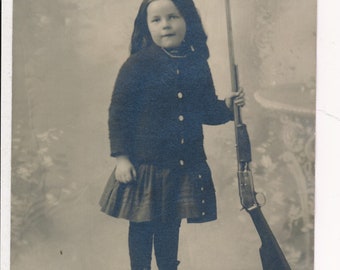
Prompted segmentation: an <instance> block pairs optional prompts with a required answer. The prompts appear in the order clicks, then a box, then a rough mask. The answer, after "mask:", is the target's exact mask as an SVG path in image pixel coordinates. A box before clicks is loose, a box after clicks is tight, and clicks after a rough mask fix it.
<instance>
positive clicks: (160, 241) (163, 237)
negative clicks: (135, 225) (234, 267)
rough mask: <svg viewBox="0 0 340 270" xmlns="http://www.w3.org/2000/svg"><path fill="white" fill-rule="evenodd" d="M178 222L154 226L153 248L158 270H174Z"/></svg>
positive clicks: (175, 265)
mask: <svg viewBox="0 0 340 270" xmlns="http://www.w3.org/2000/svg"><path fill="white" fill-rule="evenodd" d="M180 223H181V222H180V221H171V222H168V223H161V222H159V223H157V224H155V235H154V246H155V255H156V260H157V266H158V268H159V270H176V269H177V265H178V264H179V261H177V253H178V242H179V228H180Z"/></svg>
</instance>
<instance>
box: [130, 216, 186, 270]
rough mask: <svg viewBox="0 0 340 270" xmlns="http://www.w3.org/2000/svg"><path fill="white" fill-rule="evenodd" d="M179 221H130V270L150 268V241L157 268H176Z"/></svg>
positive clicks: (163, 269)
mask: <svg viewBox="0 0 340 270" xmlns="http://www.w3.org/2000/svg"><path fill="white" fill-rule="evenodd" d="M179 227H180V221H171V222H167V223H162V222H140V223H139V222H138V223H137V222H130V227H129V253H130V261H131V269H132V270H148V269H151V257H152V243H153V244H154V249H155V256H156V262H157V266H158V269H159V270H176V269H177V265H178V263H179V262H178V261H177V253H178V240H179Z"/></svg>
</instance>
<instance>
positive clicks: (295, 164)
mask: <svg viewBox="0 0 340 270" xmlns="http://www.w3.org/2000/svg"><path fill="white" fill-rule="evenodd" d="M141 4H142V5H141ZM192 4H194V5H195V6H193V5H192ZM228 5H230V8H228ZM196 8H197V10H198V12H196ZM143 9H145V10H143ZM137 14H139V16H137ZM197 14H198V15H197ZM196 15H197V16H198V17H197V18H200V20H196V19H197V18H196ZM143 16H144V17H143ZM163 19H164V25H163V26H161V28H157V27H160V26H159V25H157V24H161V23H163ZM227 22H229V23H230V22H231V24H229V25H228V24H227ZM200 23H202V25H201V24H200ZM155 25H156V26H155ZM230 26H232V33H231V28H230ZM159 29H161V30H159ZM164 29H165V30H164ZM200 29H201V30H202V32H200V31H201V30H200ZM143 31H144V32H143ZM157 31H159V33H163V32H164V31H168V32H166V34H159V33H158V32H157ZM161 31H163V32H161ZM203 31H204V32H203ZM201 33H205V34H206V36H207V42H206V41H205V39H204V37H203V36H202V35H201ZM231 34H232V35H231ZM157 35H159V36H157ZM157 38H159V39H157ZM231 38H232V40H231ZM164 40H166V42H165V41H164ZM316 41H317V1H316V0H314V1H310V0H298V1H293V0H287V1H279V0H274V1H273V0H258V1H235V0H230V1H229V0H227V1H226V0H210V1H204V0H194V1H191V0H182V1H179V0H177V1H175V0H174V1H173V0H154V1H142V0H131V1H103V0H97V1H90V0H68V1H65V0H53V1H52V0H34V1H32V0H26V1H20V0H14V1H13V39H12V53H13V54H12V62H11V63H12V66H13V72H12V81H11V82H12V92H11V97H12V109H11V113H12V121H11V160H10V164H11V172H10V181H11V183H10V188H11V197H10V206H11V214H10V215H11V216H10V219H11V227H10V234H11V241H10V265H11V266H10V269H11V270H21V269H25V270H36V269H48V270H60V269H70V270H93V269H98V270H102V269H103V270H104V269H114V270H128V269H131V268H130V264H132V265H134V264H136V261H137V264H139V265H141V261H142V259H140V258H139V257H138V256H139V255H138V254H137V255H136V254H135V253H134V252H133V248H136V246H134V245H137V244H136V243H134V241H133V233H134V231H133V230H134V229H133V228H132V227H134V226H132V225H131V224H132V223H133V224H134V225H135V224H136V223H138V224H141V223H143V224H144V225H145V224H147V225H149V224H151V223H152V224H153V225H152V226H153V227H152V228H154V227H155V226H158V225H159V223H162V226H163V227H162V229H155V231H157V233H158V234H156V232H153V235H154V245H155V249H156V255H155V254H154V253H152V261H151V265H150V266H151V268H152V269H157V267H159V269H162V268H161V266H160V265H161V264H163V263H164V262H163V257H164V256H165V257H166V256H170V255H171V254H172V253H173V252H175V251H176V248H175V249H172V247H171V245H170V244H169V243H167V245H165V249H166V250H167V251H168V252H166V253H167V254H163V253H164V252H163V253H162V249H161V248H159V245H162V244H159V241H161V240H159V239H160V238H162V237H163V236H164V235H166V236H169V239H172V240H173V239H176V234H171V232H170V229H169V228H172V226H173V224H174V221H173V220H172V221H168V219H166V218H165V220H166V221H163V214H159V213H160V212H162V213H163V211H165V214H164V215H165V217H168V213H167V211H169V212H171V214H169V215H170V216H171V215H173V216H174V217H175V218H174V219H175V220H177V219H180V218H182V221H181V225H180V229H179V240H178V239H177V241H178V242H177V244H176V245H177V247H178V257H177V259H176V262H177V260H178V263H179V264H178V266H177V264H176V266H174V263H173V262H171V261H170V260H171V259H166V260H169V262H168V261H167V262H166V263H168V266H166V267H168V268H164V269H169V270H170V269H177V267H178V269H187V270H206V269H211V270H224V269H232V270H248V269H249V270H260V269H266V270H268V269H295V270H307V269H308V270H309V269H310V270H312V269H313V267H314V257H315V253H314V244H315V237H314V233H315V226H314V224H315V186H316V185H315V145H316V144H315V142H316V136H315V135H316V96H317V95H316V81H317V80H316V78H317V77H316V59H317V58H316ZM169 44H170V45H169ZM202 44H203V45H202ZM231 44H232V45H233V50H231V49H232V47H231ZM205 46H206V47H205ZM202 48H203V49H202ZM206 48H208V49H206ZM208 50H209V57H207V54H206V52H207V51H208ZM231 56H232V57H234V61H230V59H231ZM127 59H129V60H127ZM143 61H144V62H143ZM142 63H143V64H142ZM234 63H235V64H237V66H238V71H237V75H238V81H239V87H241V88H242V89H244V93H245V97H244V100H242V97H243V96H242V97H241V98H240V97H239V96H238V97H236V98H235V99H234V102H235V100H236V99H237V98H238V99H239V100H240V101H239V102H240V104H241V105H242V106H241V107H239V108H240V109H239V110H240V112H241V114H242V118H240V119H241V124H242V123H243V124H246V126H247V130H248V134H249V140H250V143H251V150H250V149H248V148H246V150H245V151H248V152H247V154H246V156H247V157H249V155H248V154H250V151H251V159H250V158H249V159H247V160H246V161H244V160H242V158H241V160H240V155H241V157H242V156H243V154H244V153H241V154H240V152H237V151H235V150H238V149H240V148H242V149H243V150H244V148H243V147H242V146H243V145H244V141H243V140H240V141H238V142H239V144H240V146H239V147H238V148H237V147H236V148H235V130H234V128H235V127H234V123H233V122H234V121H233V119H234V120H235V121H236V120H237V117H238V116H240V115H238V114H235V111H234V114H232V113H231V111H232V110H233V108H235V107H228V100H229V97H231V96H232V95H233V94H232V93H233V92H232V90H233V87H235V84H233V82H235V76H236V74H235V73H234V72H230V70H231V69H233V68H234V66H233V64H234ZM122 66H123V67H122ZM155 89H157V91H155ZM238 89H240V88H238ZM238 89H234V90H238ZM158 90H159V91H158ZM143 91H144V92H143ZM152 91H153V92H152ZM171 91H175V92H174V93H176V95H175V96H174V98H173V101H172V96H171V95H170V92H171ZM213 91H215V93H214V92H213ZM115 92H116V93H115ZM208 92H209V93H208ZM113 93H114V94H113ZM127 93H128V94H127ZM150 93H151V94H150ZM215 98H218V101H217V99H216V100H215ZM155 100H156V101H155ZM224 100H226V101H227V102H226V103H225V102H224ZM215 101H216V102H215ZM242 102H245V106H243V103H242ZM141 104H142V105H141ZM215 105H216V106H215ZM220 105H223V106H222V107H223V108H222V107H221V109H219V108H220ZM229 105H230V104H229ZM136 108H138V109H136ZM321 109H322V108H321ZM217 112H218V113H220V112H222V114H223V117H224V118H223V117H222V116H219V117H217V116H216V115H215V114H217ZM226 112H227V113H228V112H230V113H231V114H230V115H231V116H230V117H229V118H228V117H227V116H225V114H226ZM175 114H176V115H177V114H178V119H177V118H176V121H173V120H172V118H171V117H172V116H173V115H175ZM207 115H208V116H207ZM176 117H177V116H176ZM222 118H223V119H222ZM335 118H336V116H335ZM177 120H178V121H177ZM229 120H230V121H229ZM226 122H227V123H226ZM155 123H156V124H155ZM109 130H110V131H109ZM169 134H170V135H171V136H170V135H169ZM177 135H178V145H177V142H176V138H177ZM203 137H204V140H203ZM236 140H237V138H236ZM110 146H111V148H110ZM203 148H204V150H203ZM112 156H114V157H112ZM122 156H123V157H124V158H125V157H126V156H127V157H128V160H130V162H128V163H126V160H124V161H120V159H119V158H120V157H122ZM176 159H178V164H177V165H174V160H176ZM117 160H118V161H117ZM122 162H125V163H123V165H121V164H122ZM126 164H127V165H126ZM119 166H120V167H119ZM124 166H125V167H124ZM126 166H128V167H126ZM115 168H116V170H115V172H114V173H113V170H114V169H115ZM117 168H118V169H117ZM126 168H128V169H126ZM238 168H241V169H242V171H243V170H244V171H246V172H247V174H246V175H247V176H248V175H249V174H252V176H253V183H254V187H255V192H253V193H249V194H250V195H254V196H255V195H256V194H257V195H256V196H255V197H253V199H255V200H254V201H253V202H254V203H255V204H254V205H250V206H249V208H248V209H246V210H242V211H240V209H241V208H242V205H241V203H240V196H239V194H241V195H242V192H243V191H244V190H243V191H242V185H240V184H239V183H240V181H245V182H246V184H251V183H252V181H251V179H250V180H249V178H247V177H246V176H245V175H244V174H242V173H241V174H240V173H239V175H238V174H237V172H238ZM154 170H157V172H154ZM117 171H118V173H117ZM119 172H123V173H121V174H119ZM124 172H128V174H125V175H124ZM143 172H144V173H145V174H147V176H145V177H144V176H143V177H144V178H143V177H142V176H141V175H142V173H143ZM112 173H113V174H112ZM196 174H197V182H192V181H194V180H193V179H194V178H193V177H194V176H192V175H196ZM110 175H113V177H114V178H115V179H114V181H116V182H114V184H113V185H119V186H117V190H115V187H113V188H112V189H110V190H109V191H108V190H107V186H106V185H107V183H108V179H109V178H110ZM160 175H161V177H160ZM169 175H170V176H169ZM202 176H203V178H204V179H203V180H201V177H202ZM129 177H131V178H135V180H134V181H136V182H137V183H132V182H129ZM160 178H162V179H163V180H162V181H167V182H164V183H167V184H166V185H170V184H169V183H171V185H170V186H174V187H173V189H171V191H170V192H169V191H168V190H167V188H169V187H164V186H165V184H164V186H162V187H161V186H160V184H159V181H160ZM164 179H165V180H164ZM139 181H140V182H142V181H144V182H143V183H144V184H143V185H144V186H143V190H142V191H141V190H140V189H136V190H135V189H134V187H135V186H136V187H137V188H141V187H140V186H141V184H140V183H138V182H139ZM190 181H191V182H190ZM195 181H196V180H195ZM204 181H206V182H204ZM248 181H249V182H248ZM122 182H124V183H122ZM126 182H129V183H126ZM187 182H188V183H187ZM145 183H146V184H145ZM174 183H175V184H174ZM108 185H110V182H109V184H108ZM147 185H152V186H157V188H155V189H151V188H150V189H149V186H148V187H146V186H147ZM105 187H106V188H105ZM239 188H241V191H242V192H240V191H239ZM104 189H105V191H106V192H110V194H109V195H107V196H111V197H109V199H108V197H105V200H108V201H109V202H107V201H105V203H103V201H102V200H103V195H102V194H103V191H104ZM123 189H124V191H122V190H123ZM196 189H197V190H196ZM205 189H209V190H212V191H213V193H212V194H210V193H208V191H206V190H205ZM188 190H189V191H188ZM199 190H200V192H202V194H205V195H202V194H201V193H199V195H198V194H197V193H198V191H199ZM175 191H176V192H177V193H176V192H175ZM248 191H249V190H246V192H248ZM251 191H252V190H251ZM115 192H116V193H115ZM137 192H139V193H138V196H137V195H136V193H137ZM158 192H159V193H162V194H163V193H164V194H172V195H171V196H173V197H171V200H172V201H173V200H174V198H176V203H175V204H174V205H175V206H173V205H172V206H171V207H170V206H169V205H168V204H167V202H166V199H164V197H161V195H160V194H159V193H158ZM205 192H207V193H205ZM173 193H175V194H173ZM112 194H113V195H112ZM150 194H151V195H150ZM249 194H246V195H247V196H248V195H249ZM119 196H121V197H119ZM167 196H168V195H167ZM169 196H170V195H169ZM199 196H203V197H199ZM204 196H206V197H204ZM165 197H166V196H165ZM101 198H102V200H101V203H102V204H101V206H100V205H99V201H100V199H101ZM155 198H157V199H155ZM198 198H199V199H198ZM155 200H156V201H157V204H155V206H154V202H155ZM158 200H159V201H161V203H160V202H158ZM198 200H199V203H198ZM210 200H213V201H214V200H215V202H212V203H211V204H209V206H206V205H207V204H208V203H209V202H210ZM241 200H244V197H242V196H241ZM113 201H114V202H113ZM137 201H138V203H137ZM164 201H165V202H164ZM140 202H143V203H140ZM139 203H140V204H139ZM214 203H215V204H214ZM103 204H105V206H103ZM110 204H111V205H110ZM161 204H162V205H163V204H164V205H165V206H164V205H163V206H160V205H161ZM198 204H199V205H198ZM150 205H152V207H151V206H150ZM243 206H244V205H243ZM148 207H149V208H150V209H151V208H152V209H151V210H150V209H149V208H148ZM161 207H163V208H161ZM104 208H105V209H106V210H103V209H104ZM136 208H137V209H136ZM170 208H171V209H172V208H174V209H176V210H169V209H170ZM108 209H109V210H108ZM117 209H118V210H117ZM127 209H128V210H127ZM141 209H142V210H141ZM143 209H144V210H143ZM145 209H147V210H145ZM154 209H156V210H154ZM197 209H198V210H197ZM101 210H102V211H101ZM148 211H149V212H148ZM197 211H198V212H200V215H201V216H199V217H198V216H197V214H196V212H197ZM103 212H106V213H108V214H109V215H106V214H105V213H103ZM254 213H256V214H254ZM262 214H263V216H262ZM113 216H115V217H123V218H115V217H113ZM216 216H217V219H216ZM160 217H161V218H160ZM158 218H159V219H161V220H162V221H161V222H160V221H159V220H158ZM215 219H216V220H215ZM187 220H188V221H189V222H187ZM192 220H194V221H198V223H191V222H190V221H192ZM212 220H213V221H212ZM129 221H130V223H129ZM205 221H211V222H205ZM155 224H157V225H155ZM164 224H165V225H164ZM266 224H268V227H267V226H266ZM135 227H137V226H135ZM149 228H151V227H149ZM157 228H158V227H157ZM268 228H270V230H268ZM159 230H160V231H161V232H159ZM145 231H146V230H144V231H142V232H145ZM137 234H138V233H137ZM152 237H153V236H152ZM131 239H132V240H131ZM261 239H262V241H263V242H262V243H261ZM268 239H269V240H268ZM273 239H274V240H275V241H274V243H276V241H277V246H275V247H276V248H278V249H279V250H280V251H282V253H280V252H277V249H276V251H273V250H274V249H275V248H273V246H272V244H273V242H271V241H273ZM172 240H171V241H172ZM163 244H164V243H163ZM261 244H262V246H263V247H264V248H263V250H262V253H260V252H259V248H260V247H261ZM142 247H143V248H142V249H144V248H145V247H146V246H143V245H142ZM266 248H267V249H266ZM140 249H141V248H140ZM172 251H173V252H172ZM275 252H276V253H275ZM272 254H274V255H273V256H277V258H278V260H279V261H280V260H281V262H279V261H276V263H277V267H275V268H268V265H267V266H266V263H267V264H270V263H272V262H270V260H268V258H269V257H270V256H272ZM146 257H147V256H146ZM166 260H165V261H166ZM282 261H284V262H282ZM143 263H144V262H143ZM166 263H164V265H165V264H166ZM157 264H158V266H157ZM147 265H148V263H145V264H144V265H143V266H142V267H144V268H138V267H135V268H134V267H132V268H133V269H136V270H137V269H149V268H148V266H147ZM170 265H171V266H170ZM171 267H172V268H171ZM329 269H330V268H329Z"/></svg>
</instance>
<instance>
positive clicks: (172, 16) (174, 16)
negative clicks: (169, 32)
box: [169, 15, 179, 19]
mask: <svg viewBox="0 0 340 270" xmlns="http://www.w3.org/2000/svg"><path fill="white" fill-rule="evenodd" d="M177 18H179V16H177V15H170V16H169V19H177Z"/></svg>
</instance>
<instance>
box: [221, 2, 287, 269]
mask: <svg viewBox="0 0 340 270" xmlns="http://www.w3.org/2000/svg"><path fill="white" fill-rule="evenodd" d="M225 3H226V11H227V13H226V17H227V34H228V47H229V62H230V75H231V76H230V77H231V88H232V91H233V92H237V91H238V69H237V65H236V64H235V60H234V46H233V39H232V27H231V13H230V3H229V0H225ZM233 110H234V125H235V141H236V153H237V162H238V173H237V176H238V185H239V195H240V200H241V204H242V206H243V208H244V209H245V210H246V211H247V212H248V213H249V214H250V216H251V218H252V220H253V223H254V225H255V227H256V230H257V232H258V234H259V236H260V238H261V242H262V245H261V247H260V256H261V261H262V268H263V270H290V269H291V268H290V266H289V264H288V262H287V260H286V258H285V256H284V254H283V252H282V250H281V248H280V246H279V244H278V242H277V240H276V238H275V236H274V234H273V233H272V231H271V229H270V227H269V225H268V223H267V221H266V219H265V217H264V216H263V214H262V211H261V206H260V204H259V203H258V201H257V199H256V191H255V188H254V182H253V177H252V172H251V169H250V163H251V160H252V157H251V145H250V140H249V135H248V131H247V127H246V125H245V124H244V123H243V122H242V118H241V109H240V107H239V106H237V105H236V104H234V105H233Z"/></svg>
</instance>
